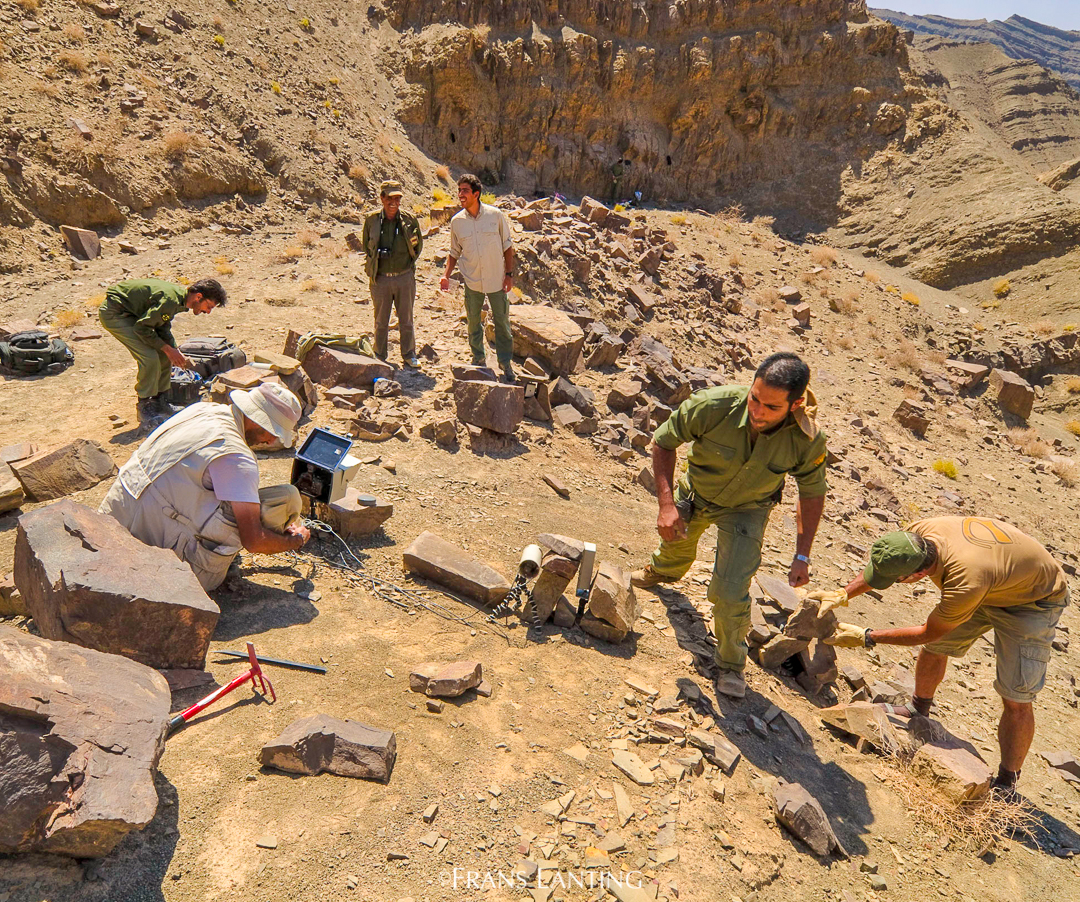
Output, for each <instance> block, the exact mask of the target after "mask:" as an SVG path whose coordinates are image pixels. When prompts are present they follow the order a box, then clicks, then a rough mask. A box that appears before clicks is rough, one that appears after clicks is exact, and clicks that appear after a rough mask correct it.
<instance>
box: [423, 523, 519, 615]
mask: <svg viewBox="0 0 1080 902" xmlns="http://www.w3.org/2000/svg"><path fill="white" fill-rule="evenodd" d="M402 561H403V564H404V567H405V570H406V571H407V572H409V573H416V574H418V575H420V576H423V577H425V578H426V579H430V580H432V581H433V582H436V583H439V584H440V585H443V586H446V587H447V588H448V589H452V590H453V591H455V592H460V593H461V594H462V595H467V596H468V597H469V598H474V599H476V600H477V601H479V602H480V603H481V604H484V605H486V606H488V607H492V606H494V605H496V604H498V603H499V602H500V601H502V600H503V598H505V597H506V593H507V592H509V591H510V584H509V583H508V582H507V581H506V579H505V578H504V577H503V576H502V574H500V573H499V572H498V571H496V570H494V569H493V568H491V567H489V566H488V565H487V564H485V563H483V562H481V561H478V560H477V559H476V558H474V557H473V556H472V555H470V554H469V553H468V552H467V551H465V550H464V549H461V548H458V546H456V545H452V544H451V543H449V542H447V541H446V540H444V539H441V538H439V536H437V535H435V533H433V532H422V533H420V535H419V536H417V537H416V539H415V540H414V541H413V543H412V544H411V545H410V546H409V547H408V548H406V549H405V552H404V554H403V555H402Z"/></svg>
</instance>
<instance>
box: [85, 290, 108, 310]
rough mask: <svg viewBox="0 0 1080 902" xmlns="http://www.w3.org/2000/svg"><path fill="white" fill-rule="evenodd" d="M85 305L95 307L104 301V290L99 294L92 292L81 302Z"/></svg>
mask: <svg viewBox="0 0 1080 902" xmlns="http://www.w3.org/2000/svg"><path fill="white" fill-rule="evenodd" d="M83 303H84V304H85V305H86V306H87V307H93V308H95V309H97V308H98V307H100V306H101V305H102V304H104V303H105V292H101V293H100V294H92V295H90V297H88V298H87V299H86V300H85V301H84V302H83Z"/></svg>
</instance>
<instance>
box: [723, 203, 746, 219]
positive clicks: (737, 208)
mask: <svg viewBox="0 0 1080 902" xmlns="http://www.w3.org/2000/svg"><path fill="white" fill-rule="evenodd" d="M745 217H746V211H745V210H744V209H743V206H742V204H730V205H729V206H726V207H724V209H723V210H721V211H720V212H719V213H717V214H716V218H717V219H718V220H720V221H721V222H728V223H736V222H742V221H743V219H745Z"/></svg>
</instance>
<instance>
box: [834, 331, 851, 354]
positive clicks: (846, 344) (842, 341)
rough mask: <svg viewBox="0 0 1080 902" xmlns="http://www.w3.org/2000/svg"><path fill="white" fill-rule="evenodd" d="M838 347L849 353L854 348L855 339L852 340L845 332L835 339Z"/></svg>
mask: <svg viewBox="0 0 1080 902" xmlns="http://www.w3.org/2000/svg"><path fill="white" fill-rule="evenodd" d="M836 344H837V346H838V347H840V348H843V349H844V350H845V351H851V350H854V348H855V339H854V338H852V337H851V336H850V335H849V334H848V333H847V332H845V333H844V334H843V335H841V336H840V337H839V338H838V339H836Z"/></svg>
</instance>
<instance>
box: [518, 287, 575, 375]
mask: <svg viewBox="0 0 1080 902" xmlns="http://www.w3.org/2000/svg"><path fill="white" fill-rule="evenodd" d="M510 330H511V332H512V333H513V336H514V353H515V354H518V355H520V356H522V357H539V358H540V359H541V360H543V361H544V362H545V363H547V365H548V366H549V367H551V371H552V372H553V373H554V374H555V375H556V376H569V375H570V374H571V373H573V372H574V369H575V368H576V366H577V363H578V360H579V359H580V357H581V349H582V347H584V345H585V333H584V332H582V331H581V327H580V326H579V325H578V324H577V323H575V322H574V321H573V320H572V319H570V317H569V316H567V315H566V314H565V313H563V312H562V311H561V310H556V309H555V308H554V307H546V306H544V305H542V304H511V305H510Z"/></svg>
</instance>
